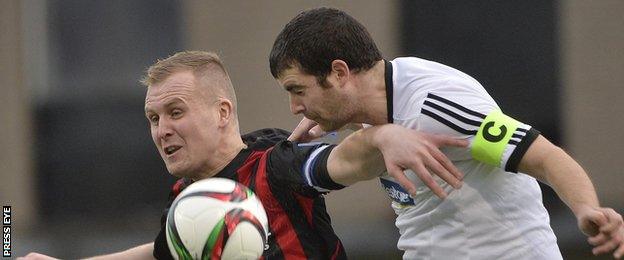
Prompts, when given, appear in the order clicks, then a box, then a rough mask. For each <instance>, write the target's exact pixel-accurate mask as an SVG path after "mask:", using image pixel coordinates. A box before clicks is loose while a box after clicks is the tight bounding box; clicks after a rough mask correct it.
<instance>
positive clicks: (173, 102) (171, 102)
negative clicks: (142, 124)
mask: <svg viewBox="0 0 624 260" xmlns="http://www.w3.org/2000/svg"><path fill="white" fill-rule="evenodd" d="M178 103H183V101H182V99H180V98H179V97H174V98H170V99H169V100H167V102H166V103H165V105H164V107H166V108H169V107H171V106H173V105H176V104H178ZM144 109H145V114H148V113H151V112H153V111H154V110H153V109H150V108H148V107H147V106H146V107H145V108H144Z"/></svg>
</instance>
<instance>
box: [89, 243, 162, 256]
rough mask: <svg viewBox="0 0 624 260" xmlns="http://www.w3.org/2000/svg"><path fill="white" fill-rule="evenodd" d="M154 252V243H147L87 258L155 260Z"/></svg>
mask: <svg viewBox="0 0 624 260" xmlns="http://www.w3.org/2000/svg"><path fill="white" fill-rule="evenodd" d="M153 251H154V243H147V244H144V245H140V246H137V247H133V248H130V249H128V250H125V251H122V252H118V253H114V254H109V255H102V256H95V257H90V258H87V259H89V260H107V259H111V260H112V259H137V260H139V259H145V260H147V259H150V260H151V259H154V256H153V254H152V252H153Z"/></svg>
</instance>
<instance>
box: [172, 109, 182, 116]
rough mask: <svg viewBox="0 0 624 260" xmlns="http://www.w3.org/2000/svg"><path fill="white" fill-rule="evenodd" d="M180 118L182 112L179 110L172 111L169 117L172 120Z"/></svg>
mask: <svg viewBox="0 0 624 260" xmlns="http://www.w3.org/2000/svg"><path fill="white" fill-rule="evenodd" d="M181 116H182V110H180V109H173V110H171V117H172V118H180V117H181Z"/></svg>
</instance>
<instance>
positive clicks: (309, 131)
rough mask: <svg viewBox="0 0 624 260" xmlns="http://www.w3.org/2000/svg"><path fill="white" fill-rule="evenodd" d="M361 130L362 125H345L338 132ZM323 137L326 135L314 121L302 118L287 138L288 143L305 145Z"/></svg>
mask: <svg viewBox="0 0 624 260" xmlns="http://www.w3.org/2000/svg"><path fill="white" fill-rule="evenodd" d="M361 128H362V124H347V125H345V126H344V127H343V128H341V129H340V130H345V129H350V130H353V131H356V130H359V129H361ZM325 135H327V132H325V131H323V129H321V127H320V126H319V125H318V124H317V123H316V122H315V121H313V120H310V119H308V118H306V117H304V118H303V119H302V120H301V121H300V122H299V124H298V125H297V127H295V129H294V130H293V131H292V134H290V136H289V137H288V141H297V142H302V143H307V142H310V141H312V140H314V139H317V138H321V137H323V136H325Z"/></svg>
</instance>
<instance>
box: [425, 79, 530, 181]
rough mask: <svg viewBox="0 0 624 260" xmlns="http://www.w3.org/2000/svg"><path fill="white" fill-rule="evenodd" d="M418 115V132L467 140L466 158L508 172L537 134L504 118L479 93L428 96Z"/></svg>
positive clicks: (496, 108) (486, 97) (486, 95)
mask: <svg viewBox="0 0 624 260" xmlns="http://www.w3.org/2000/svg"><path fill="white" fill-rule="evenodd" d="M483 92H485V91H483ZM420 112H421V113H420V117H419V119H418V125H419V127H418V129H419V130H424V131H427V132H434V133H440V134H450V135H453V136H460V137H462V138H467V139H469V140H470V151H469V153H470V158H472V159H475V160H477V161H480V162H482V163H485V164H489V165H493V166H496V167H499V168H502V169H505V171H508V172H517V168H518V164H519V163H520V160H521V159H522V157H523V156H524V154H525V153H526V151H527V150H528V148H529V146H530V145H531V144H532V143H533V141H535V139H536V138H537V137H538V136H539V134H540V133H539V131H537V130H536V129H534V128H532V127H531V126H530V125H527V124H524V123H522V122H519V121H517V120H515V119H513V118H511V117H509V116H507V115H505V114H504V113H503V112H502V111H501V110H500V109H499V108H498V106H497V105H496V103H495V102H494V101H493V100H492V98H491V97H490V96H489V95H488V94H487V93H482V92H479V91H474V92H469V91H464V92H462V91H457V90H455V91H454V92H440V93H433V92H429V93H428V94H427V96H426V98H425V99H424V102H423V103H422V106H421V110H420Z"/></svg>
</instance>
